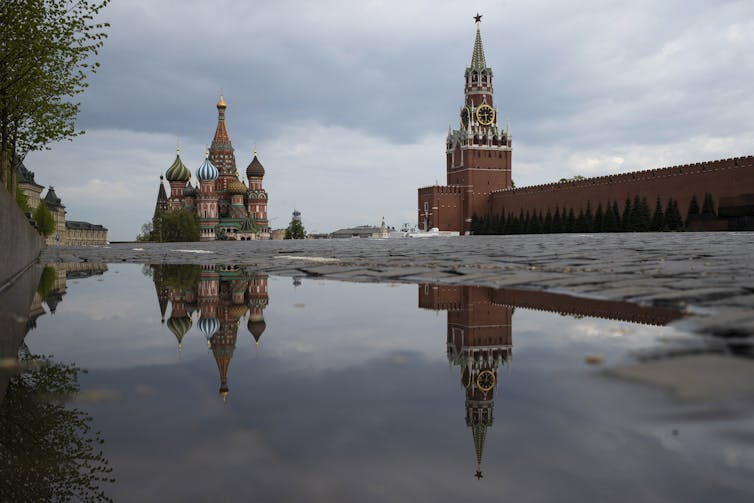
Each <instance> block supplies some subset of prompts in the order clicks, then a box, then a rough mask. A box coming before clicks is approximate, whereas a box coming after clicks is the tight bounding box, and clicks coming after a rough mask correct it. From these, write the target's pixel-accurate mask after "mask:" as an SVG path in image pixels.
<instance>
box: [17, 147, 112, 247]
mask: <svg viewBox="0 0 754 503" xmlns="http://www.w3.org/2000/svg"><path fill="white" fill-rule="evenodd" d="M13 162H14V169H15V170H16V179H17V180H18V189H19V190H20V191H21V192H23V193H24V195H25V196H26V201H27V202H28V203H29V207H30V208H31V209H32V210H35V209H36V208H37V207H38V206H39V203H40V202H42V201H44V203H45V205H46V206H47V209H48V210H50V213H51V214H52V218H53V220H54V222H55V230H54V232H53V233H52V234H50V235H49V236H47V237H46V238H45V242H46V244H47V245H48V246H85V245H103V244H107V229H106V228H105V227H103V226H102V225H99V224H92V223H89V222H82V221H80V220H67V219H66V214H67V213H68V212H67V211H66V209H65V205H64V204H63V201H62V200H61V199H60V197H58V195H57V194H56V193H55V189H54V188H53V187H52V186H50V187H49V188H48V189H47V193H46V194H45V197H42V191H43V190H44V186H42V185H39V184H38V183H37V182H36V180H35V179H34V172H33V171H29V170H28V169H27V168H26V166H24V163H23V162H22V161H21V160H20V159H14V161H13Z"/></svg>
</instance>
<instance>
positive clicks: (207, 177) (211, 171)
mask: <svg viewBox="0 0 754 503" xmlns="http://www.w3.org/2000/svg"><path fill="white" fill-rule="evenodd" d="M219 174H220V173H219V172H218V171H217V168H216V167H215V165H214V164H212V162H211V161H210V160H209V152H207V153H206V154H205V155H204V161H202V165H201V166H199V169H197V170H196V177H197V178H198V179H199V181H200V182H205V181H207V182H211V181H212V180H216V179H217V177H218V175H219Z"/></svg>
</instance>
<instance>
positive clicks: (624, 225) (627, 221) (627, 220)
mask: <svg viewBox="0 0 754 503" xmlns="http://www.w3.org/2000/svg"><path fill="white" fill-rule="evenodd" d="M632 222H633V220H632V219H631V198H630V197H627V198H626V204H625V205H624V206H623V216H622V217H621V219H620V227H621V229H622V230H623V232H631V230H633V229H632V227H633V226H632Z"/></svg>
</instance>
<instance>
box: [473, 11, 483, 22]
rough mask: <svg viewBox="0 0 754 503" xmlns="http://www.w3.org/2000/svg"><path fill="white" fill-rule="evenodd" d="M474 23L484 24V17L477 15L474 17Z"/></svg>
mask: <svg viewBox="0 0 754 503" xmlns="http://www.w3.org/2000/svg"><path fill="white" fill-rule="evenodd" d="M474 22H476V23H481V22H482V15H481V14H479V13H478V12H477V13H476V16H474Z"/></svg>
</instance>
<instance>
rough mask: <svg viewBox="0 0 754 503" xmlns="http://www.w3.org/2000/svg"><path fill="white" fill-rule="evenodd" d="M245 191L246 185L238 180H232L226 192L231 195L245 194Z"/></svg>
mask: <svg viewBox="0 0 754 503" xmlns="http://www.w3.org/2000/svg"><path fill="white" fill-rule="evenodd" d="M247 190H248V189H247V188H246V185H245V184H244V183H243V182H242V181H240V180H238V179H235V180H232V181H231V182H230V183H229V184H228V192H230V193H231V194H246V191H247Z"/></svg>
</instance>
